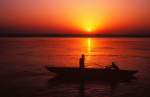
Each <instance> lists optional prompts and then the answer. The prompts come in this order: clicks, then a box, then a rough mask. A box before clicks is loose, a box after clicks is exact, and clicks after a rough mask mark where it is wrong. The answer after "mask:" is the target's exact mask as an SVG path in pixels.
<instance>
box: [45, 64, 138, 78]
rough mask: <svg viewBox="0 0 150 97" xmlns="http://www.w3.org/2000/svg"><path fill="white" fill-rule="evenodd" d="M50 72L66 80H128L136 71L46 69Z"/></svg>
mask: <svg viewBox="0 0 150 97" xmlns="http://www.w3.org/2000/svg"><path fill="white" fill-rule="evenodd" d="M46 69H47V70H48V71H50V72H53V73H56V74H57V75H58V76H61V77H68V78H90V79H91V78H109V79H110V78H113V79H118V78H119V79H120V78H128V77H132V76H133V75H134V74H135V73H137V71H136V70H113V69H105V68H84V69H80V68H69V67H68V68H67V67H48V66H47V67H46Z"/></svg>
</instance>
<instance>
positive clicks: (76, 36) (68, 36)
mask: <svg viewBox="0 0 150 97" xmlns="http://www.w3.org/2000/svg"><path fill="white" fill-rule="evenodd" d="M0 37H64V38H88V37H91V38H150V35H103V34H92V35H90V34H86V35H85V34H49V35H41V34H38V35H29V34H3V35H0Z"/></svg>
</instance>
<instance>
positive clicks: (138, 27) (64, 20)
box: [0, 0, 150, 34]
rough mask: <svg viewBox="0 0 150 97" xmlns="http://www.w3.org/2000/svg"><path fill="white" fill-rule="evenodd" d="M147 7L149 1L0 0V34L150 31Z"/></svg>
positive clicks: (131, 32)
mask: <svg viewBox="0 0 150 97" xmlns="http://www.w3.org/2000/svg"><path fill="white" fill-rule="evenodd" d="M149 9H150V0H0V34H1V33H8V31H9V33H13V32H14V31H16V33H19V34H20V33H29V34H30V33H34V34H39V33H48V34H51V33H54V34H55V33H56V34H64V33H69V34H150V10H149ZM7 30H8V31H7ZM11 31H12V32H11ZM17 31H18V32H17ZM21 31H22V32H21ZM23 31H24V32H23Z"/></svg>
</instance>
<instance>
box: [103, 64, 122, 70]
mask: <svg viewBox="0 0 150 97" xmlns="http://www.w3.org/2000/svg"><path fill="white" fill-rule="evenodd" d="M105 69H108V70H120V69H119V67H118V66H117V65H116V64H115V62H112V64H111V65H109V66H106V67H105Z"/></svg>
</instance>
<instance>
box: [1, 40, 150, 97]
mask: <svg viewBox="0 0 150 97" xmlns="http://www.w3.org/2000/svg"><path fill="white" fill-rule="evenodd" d="M149 43H150V39H149V38H0V52H1V53H0V69H1V70H0V77H1V79H0V85H1V87H0V91H1V93H0V96H1V95H2V97H83V96H85V97H121V96H122V97H149V96H150V93H149V90H150V76H149V74H150V44H149ZM81 54H85V55H86V67H87V68H91V67H92V68H102V67H104V66H106V65H108V64H111V62H112V61H114V62H116V63H117V64H118V65H119V67H120V68H123V69H133V70H138V71H139V72H138V74H137V75H136V77H137V80H133V81H131V82H126V83H122V82H121V83H106V82H91V83H84V84H83V83H61V82H59V83H56V82H55V83H53V82H51V81H50V79H51V78H52V77H53V74H51V73H49V72H48V71H47V70H46V69H45V68H44V67H45V66H47V65H49V66H58V67H78V66H79V62H78V60H79V57H80V55H81Z"/></svg>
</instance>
